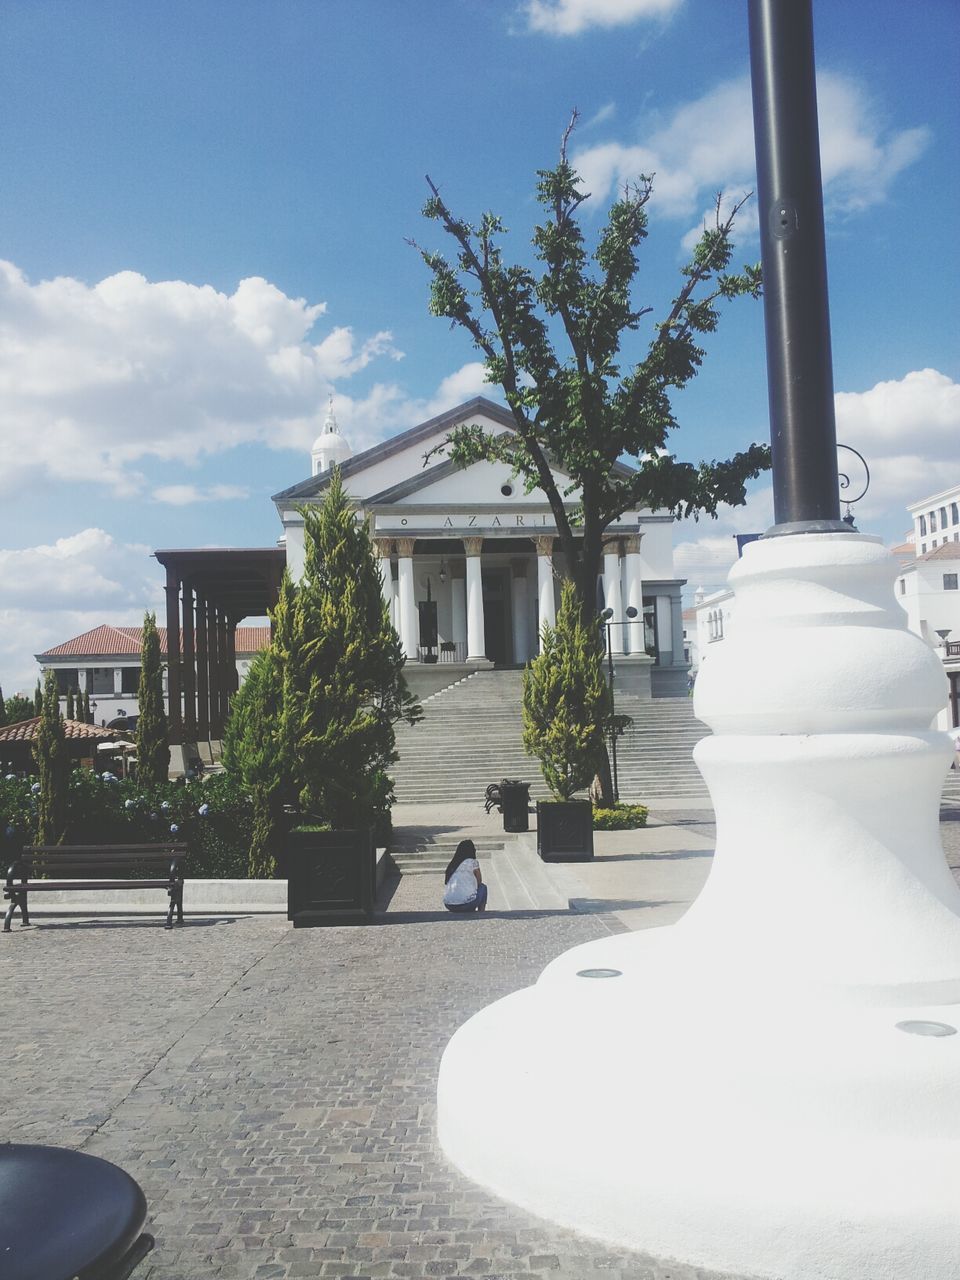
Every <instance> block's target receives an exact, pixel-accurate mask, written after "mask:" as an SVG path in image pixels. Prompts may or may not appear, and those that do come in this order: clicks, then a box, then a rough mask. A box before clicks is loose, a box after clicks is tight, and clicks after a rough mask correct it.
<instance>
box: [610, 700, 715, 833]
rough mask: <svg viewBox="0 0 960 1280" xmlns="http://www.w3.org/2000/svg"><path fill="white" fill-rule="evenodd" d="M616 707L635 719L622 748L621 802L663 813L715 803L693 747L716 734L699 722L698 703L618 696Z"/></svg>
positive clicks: (619, 766)
mask: <svg viewBox="0 0 960 1280" xmlns="http://www.w3.org/2000/svg"><path fill="white" fill-rule="evenodd" d="M616 704H617V712H618V713H619V714H622V715H628V716H631V717H632V718H633V723H632V724H631V725H630V727H629V728H628V729H627V731H626V733H625V734H624V735H623V737H622V738H620V740H619V741H618V743H617V773H618V776H619V780H620V799H621V800H624V801H631V800H635V801H638V802H640V803H642V804H646V805H649V806H650V807H651V808H660V809H663V808H671V809H683V808H685V807H686V806H687V805H690V806H691V807H699V806H700V805H703V804H706V803H709V798H710V797H709V793H708V792H707V788H706V784H705V783H704V781H703V778H702V776H701V774H700V770H699V769H698V768H697V766H696V765H695V764H694V762H693V748H694V747H695V746H696V744H697V743H698V742H699V741H700V739H701V738H705V737H707V736H708V735H709V733H710V730H709V729H708V728H707V726H706V725H705V724H703V722H702V721H700V720H697V719H696V718H695V717H694V714H693V699H692V698H690V697H684V698H652V699H644V698H638V697H635V696H632V695H630V694H625V693H619V692H617V694H616Z"/></svg>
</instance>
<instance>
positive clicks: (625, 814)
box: [593, 804, 650, 831]
mask: <svg viewBox="0 0 960 1280" xmlns="http://www.w3.org/2000/svg"><path fill="white" fill-rule="evenodd" d="M649 812H650V810H649V809H648V808H647V806H646V805H645V804H617V805H614V806H613V808H612V809H597V808H595V809H594V811H593V829H594V831H633V830H635V829H636V828H637V827H645V826H646V825H647V814H648V813H649Z"/></svg>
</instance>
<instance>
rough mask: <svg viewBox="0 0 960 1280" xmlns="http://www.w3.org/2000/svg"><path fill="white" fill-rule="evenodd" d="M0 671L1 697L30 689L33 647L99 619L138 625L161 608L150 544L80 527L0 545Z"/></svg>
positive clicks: (159, 579) (37, 648)
mask: <svg viewBox="0 0 960 1280" xmlns="http://www.w3.org/2000/svg"><path fill="white" fill-rule="evenodd" d="M0 581H2V582H3V608H2V609H0V673H2V677H3V692H4V696H5V697H9V696H10V695H11V694H13V693H16V692H17V691H20V692H22V693H31V694H32V692H33V688H34V685H35V684H36V680H37V675H38V669H37V666H36V663H35V662H34V660H33V655H34V654H36V653H43V652H44V650H46V649H49V648H50V647H51V646H53V645H55V644H61V643H63V641H65V640H69V639H71V638H72V637H73V636H76V635H81V634H82V633H83V632H84V631H89V630H90V629H91V628H93V627H97V626H99V625H100V624H101V623H103V622H111V623H113V624H114V625H116V626H139V625H140V623H142V621H143V615H144V612H145V611H146V610H147V609H152V610H154V611H156V610H162V609H163V607H164V605H163V583H162V577H161V575H160V573H159V571H158V568H157V562H156V561H155V560H153V559H152V558H151V555H150V548H149V547H146V546H140V545H138V544H135V543H131V544H123V543H119V542H117V541H116V540H115V539H114V538H112V537H111V536H110V534H109V533H106V532H105V531H104V530H103V529H97V528H90V529H82V530H81V531H79V532H78V533H75V534H73V535H72V536H70V537H67V538H60V539H58V540H57V541H56V542H54V543H50V544H44V545H41V546H36V547H25V548H19V549H16V550H6V549H0Z"/></svg>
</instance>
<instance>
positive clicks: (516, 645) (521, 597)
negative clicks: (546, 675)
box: [510, 560, 530, 662]
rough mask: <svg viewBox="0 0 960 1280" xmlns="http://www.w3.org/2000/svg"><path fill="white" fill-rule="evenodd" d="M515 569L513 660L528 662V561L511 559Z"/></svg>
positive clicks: (511, 565) (513, 580)
mask: <svg viewBox="0 0 960 1280" xmlns="http://www.w3.org/2000/svg"><path fill="white" fill-rule="evenodd" d="M510 567H511V569H512V570H513V577H512V592H513V601H512V603H513V660H514V662H526V661H527V659H528V658H529V657H530V632H529V629H528V626H527V609H528V602H527V562H526V560H511V562H510Z"/></svg>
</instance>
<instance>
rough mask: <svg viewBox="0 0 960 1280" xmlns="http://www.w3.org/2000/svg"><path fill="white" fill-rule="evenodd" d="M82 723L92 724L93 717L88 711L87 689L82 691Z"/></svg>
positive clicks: (88, 696) (88, 694)
mask: <svg viewBox="0 0 960 1280" xmlns="http://www.w3.org/2000/svg"><path fill="white" fill-rule="evenodd" d="M83 723H84V724H93V715H92V714H91V711H90V690H89V689H84V691H83Z"/></svg>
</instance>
